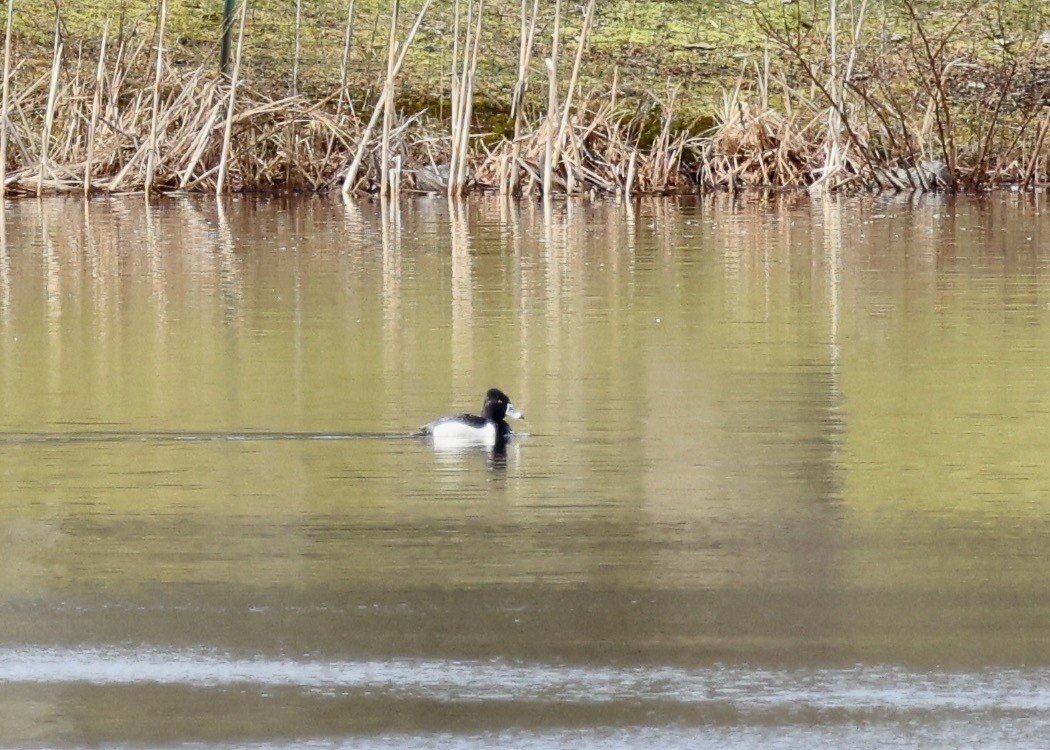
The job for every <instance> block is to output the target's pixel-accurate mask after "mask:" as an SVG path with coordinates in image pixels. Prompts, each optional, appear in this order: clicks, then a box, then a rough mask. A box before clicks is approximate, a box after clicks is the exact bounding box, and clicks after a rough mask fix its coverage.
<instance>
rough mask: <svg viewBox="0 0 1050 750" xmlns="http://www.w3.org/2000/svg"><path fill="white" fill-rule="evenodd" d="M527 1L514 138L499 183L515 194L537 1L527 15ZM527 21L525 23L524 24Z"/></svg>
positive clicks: (525, 1) (523, 11)
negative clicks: (507, 164) (503, 179)
mask: <svg viewBox="0 0 1050 750" xmlns="http://www.w3.org/2000/svg"><path fill="white" fill-rule="evenodd" d="M527 8H528V0H521V31H520V34H519V36H518V79H517V82H516V83H515V84H514V96H513V98H512V99H511V104H510V112H511V117H513V118H514V138H513V139H512V141H511V152H510V164H509V167H508V169H507V172H506V178H505V179H506V183H505V184H504V183H503V182H501V183H500V184H501V190H500V192H502V193H504V194H508V193H513V192H517V191H518V190H519V188H520V180H519V168H518V159H519V158H520V156H521V134H522V131H523V130H524V128H525V92H526V90H527V88H528V81H529V65H530V64H531V62H532V48H533V44H534V43H535V38H536V16H537V15H538V14H539V0H532V11H531V12H530V13H527V12H526V10H527ZM526 21H527V22H526Z"/></svg>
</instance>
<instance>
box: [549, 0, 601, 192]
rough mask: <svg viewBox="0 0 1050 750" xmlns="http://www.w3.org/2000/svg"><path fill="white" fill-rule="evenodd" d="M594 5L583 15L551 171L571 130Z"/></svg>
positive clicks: (568, 187) (569, 185)
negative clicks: (570, 124)
mask: <svg viewBox="0 0 1050 750" xmlns="http://www.w3.org/2000/svg"><path fill="white" fill-rule="evenodd" d="M594 3H595V0H590V1H589V2H588V3H587V8H586V10H585V11H584V13H583V25H582V27H581V28H580V36H579V38H578V39H577V40H576V57H575V59H574V60H573V63H572V74H571V76H570V77H569V88H568V90H567V91H566V92H565V101H564V102H562V105H561V121H560V122H559V123H558V135H557V137H556V138H555V140H554V147H553V149H552V154H551V169H552V170H554V169H557V167H558V159H560V158H561V151H562V148H563V144H564V142H565V137H566V133H567V132H568V129H569V114H570V112H571V110H572V98H573V95H574V93H575V91H576V84H577V83H578V82H579V80H580V66H581V65H582V64H583V51H584V49H586V47H587V36H588V34H589V33H590V28H591V21H592V20H593V18H594ZM565 191H566V192H569V193H571V192H572V180H571V179H567V180H566V187H565Z"/></svg>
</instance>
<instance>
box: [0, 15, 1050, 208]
mask: <svg viewBox="0 0 1050 750" xmlns="http://www.w3.org/2000/svg"><path fill="white" fill-rule="evenodd" d="M400 2H401V0H391V5H390V17H389V32H388V34H387V43H386V46H385V49H384V52H385V66H384V67H383V70H382V72H381V73H380V72H378V71H377V73H376V75H375V78H376V79H377V80H376V81H375V83H376V89H375V91H376V92H377V95H373V96H372V97H368V96H366V95H362V96H360V97H358V95H357V94H356V93H355V94H354V96H353V97H352V96H351V93H350V91H349V90H348V88H347V85H346V84H347V81H348V77H349V70H350V50H351V44H352V42H353V25H354V17H355V11H354V7H355V3H354V0H348V2H347V5H346V28H345V33H344V34H343V35H342V54H341V56H340V59H339V63H338V67H339V80H340V82H341V85H340V88H339V90H338V91H332V92H331V93H329V94H328V95H324V96H321V97H320V98H318V97H317V96H316V93H315V94H314V96H313V98H311V96H310V95H309V94H308V93H305V92H306V91H308V87H307V86H306V85H305V83H303V85H300V79H299V74H300V69H299V58H300V55H301V54H302V46H301V41H300V36H299V35H300V29H299V26H300V24H301V23H302V19H303V16H302V14H303V8H304V6H303V4H302V3H299V2H297V3H296V4H295V7H296V14H297V15H296V22H295V35H296V37H295V39H296V41H295V51H294V57H295V59H294V66H293V69H292V77H291V92H290V93H289V94H288V95H286V96H285V95H283V94H282V95H277V96H275V95H272V94H270V95H266V94H263V93H261V92H260V90H259V89H258V87H257V86H255V85H254V84H253V81H254V79H252V77H251V75H250V74H249V75H247V76H245V75H244V74H243V70H244V68H243V66H244V59H243V58H244V54H245V53H244V49H245V35H246V18H247V0H241V2H240V3H239V4H238V6H237V9H236V12H237V13H239V15H238V16H234V17H233V18H232V19H231V22H233V21H236V23H237V27H236V32H237V41H236V52H235V54H234V56H233V61H232V62H233V65H232V70H231V72H230V75H229V77H228V78H227V77H226V75H224V74H222V73H217V72H214V71H211V70H209V69H208V68H207V67H204V66H201V67H196V68H194V67H193V66H179V65H175V64H174V63H173V62H172V61H171V60H170V59H169V53H168V52H167V50H166V46H168V45H167V43H166V41H165V40H166V38H167V33H168V29H167V23H166V17H167V16H166V14H167V2H166V0H158V5H157V17H156V22H155V26H153V33H152V36H151V37H150V38H149V39H147V38H141V37H136V36H135V35H134V34H126V33H124V31H123V30H121V31H118V32H115V33H113V34H111V33H110V25H109V23H108V22H107V24H106V25H105V27H104V29H103V30H102V33H101V39H100V41H99V43H98V51H97V54H95V53H94V52H90V51H89V52H88V53H87V54H84V53H83V51H82V50H83V45H81V48H80V49H81V52H75V51H74V53H70V51H69V50H70V48H71V47H70V45H68V44H64V43H63V39H62V37H61V35H60V34H59V33H58V28H59V23H60V19H56V33H55V36H54V43H53V44H54V47H53V53H52V55H51V60H50V64H49V65H48V66H47V70H43V69H41V68H42V66H40V68H32V67H31V66H28V65H21V66H16V65H14V57H13V52H12V44H13V41H12V33H11V23H12V19H13V17H14V9H15V2H14V0H8V2H7V9H8V17H7V25H6V33H5V42H4V49H5V52H4V70H5V73H4V81H3V100H2V124H3V127H2V128H0V185H3V186H4V188H5V189H6V190H7V191H8V192H12V193H24V194H36V195H39V194H42V193H45V192H68V191H82V192H83V193H84V194H85V195H88V194H91V193H95V192H144V193H145V194H146V195H147V196H149V195H152V194H156V193H163V192H169V191H185V190H199V191H213V192H217V193H221V192H225V191H227V190H248V189H268V188H296V189H298V188H305V189H309V190H318V191H321V190H328V189H331V188H333V187H335V186H341V189H342V192H343V193H344V194H345V195H349V194H351V193H355V192H362V191H365V192H380V193H382V194H383V195H385V196H392V195H395V194H396V193H397V191H398V190H399V189H415V190H421V191H428V192H447V194H448V195H449V196H450V197H458V196H460V195H462V194H464V193H465V192H467V190H468V188H469V189H470V190H475V191H499V192H501V193H504V194H514V195H520V196H529V195H542V196H545V197H551V196H554V195H559V194H562V195H569V194H583V193H593V194H601V195H613V196H631V195H635V194H641V193H647V194H653V193H667V192H673V191H684V190H697V189H728V190H739V189H746V188H755V187H757V188H763V189H769V188H772V189H784V188H793V187H806V186H820V187H821V188H823V189H828V190H838V189H896V190H912V189H919V190H925V189H956V188H966V187H969V188H973V189H980V188H983V187H985V186H987V185H990V184H997V183H1003V182H1013V183H1015V184H1019V185H1024V186H1029V187H1030V186H1036V185H1040V184H1045V183H1046V181H1047V177H1048V173H1047V170H1048V159H1047V155H1046V149H1047V140H1048V138H1047V135H1048V133H1050V116H1047V115H1046V113H1045V109H1044V107H1043V104H1044V102H1045V100H1046V99H1047V94H1046V91H1042V92H1036V93H1035V94H1033V95H1030V96H1028V98H1027V99H1026V98H1023V97H1021V96H1020V95H1018V93H1017V92H1018V90H1019V88H1020V85H1019V83H1018V80H1019V75H1020V73H1019V71H1020V70H1023V69H1024V68H1025V67H1026V66H1028V67H1030V68H1031V69H1038V65H1039V64H1041V63H1040V62H1039V60H1038V59H1037V58H1038V55H1039V54H1040V52H1039V49H1040V48H1039V47H1038V45H1034V44H1032V45H1029V46H1027V47H1026V46H1024V45H1020V44H1019V45H1017V46H1016V48H1015V50H1014V51H1012V52H1011V54H1010V55H1009V56H1004V58H1003V60H1002V61H1001V62H1000V63H997V64H990V63H988V62H984V63H981V64H980V65H978V64H977V63H971V62H966V61H965V60H963V58H960V57H958V56H956V57H950V56H949V55H948V54H947V52H946V49H947V48H948V46H949V45H948V40H949V38H950V36H951V34H953V33H955V29H956V28H957V26H958V24H957V23H956V24H954V25H953V24H951V23H949V24H946V25H942V26H941V27H940V29H941V30H940V32H939V34H940V35H939V36H935V35H934V34H933V33H932V32H931V31H930V29H929V28H928V27H927V22H926V20H925V19H924V16H923V15H922V14H921V13H920V12H919V9H917V7H916V6H915V5H914V1H913V0H901V3H902V8H904V9H905V10H906V11H908V13H906V14H905V19H906V20H907V21H908V23H910V24H911V31H912V32H913V33H912V34H911V35H910V36H908V37H907V40H908V41H906V42H902V43H901V44H900V45H898V47H896V48H894V49H891V50H890V51H889V52H886V51H885V50H883V49H881V48H880V50H879V54H874V52H873V50H874V49H875V44H876V43H875V41H874V40H873V37H872V35H871V34H870V33H867V32H866V29H865V23H866V15H865V9H866V2H865V0H857V2H856V3H855V4H850V5H849V10H850V13H849V14H846V13H843V14H842V20H840V17H839V16H838V12H839V5H840V2H839V0H833V2H832V3H831V4H830V5H828V6H827V8H828V9H829V10H830V11H832V12H833V13H832V15H831V16H830V17H827V16H825V17H823V18H822V19H821V20H822V23H823V26H820V27H819V28H818V26H817V25H814V24H812V23H809V21H808V20H807V21H806V23H802V22H801V21H800V22H799V25H798V27H797V29H794V30H792V31H791V33H786V32H785V31H784V29H785V24H784V23H783V22H782V20H778V21H777V22H776V23H774V22H773V21H769V22H768V23H767V24H766V27H765V28H766V30H767V34H768V37H769V40H770V42H771V43H772V44H773V45H774V46H775V47H776V48H777V49H779V50H780V53H781V54H780V55H779V56H776V57H774V56H773V55H771V54H770V53H769V52H768V50H767V52H766V53H765V54H764V55H763V57H762V60H761V61H760V62H756V61H752V62H749V63H746V64H745V65H744V67H743V72H742V73H741V75H740V78H739V80H738V81H737V83H736V85H735V87H732V88H727V89H726V90H725V92H724V94H723V97H722V102H721V106H720V107H717V108H716V111H714V112H712V113H709V114H711V115H713V116H712V117H711V120H712V123H713V124H712V126H711V127H708V128H707V129H706V130H704V131H699V130H698V129H696V128H694V126H693V122H692V121H690V120H687V119H686V118H685V115H684V114H683V112H682V105H681V103H680V102H681V98H682V89H681V87H680V86H679V85H678V84H676V83H675V82H674V80H669V81H668V82H667V85H666V86H665V87H661V90H660V91H656V90H651V89H647V90H646V91H647V93H646V94H645V95H644V96H643V97H639V95H637V94H635V95H634V98H632V99H628V98H627V97H625V96H624V95H623V92H622V91H621V84H620V82H619V73H618V71H617V70H616V69H614V72H613V74H612V82H611V85H605V84H595V83H594V79H593V78H590V79H588V78H587V77H586V76H585V75H584V73H583V71H584V68H585V62H586V60H587V55H588V49H589V48H590V45H591V42H592V39H591V37H592V34H593V30H594V28H595V24H596V23H599V22H600V19H596V13H597V12H598V11H597V9H598V5H597V3H596V0H588V2H587V3H586V4H584V5H583V7H573V8H571V9H569V10H566V9H565V7H564V6H563V4H562V3H561V2H560V0H558V2H556V3H555V4H553V8H552V9H551V10H550V11H548V12H547V15H545V16H543V18H542V20H541V15H543V11H541V4H540V2H539V0H520V18H519V19H517V27H518V29H519V39H518V42H517V69H516V71H514V73H513V76H514V80H513V86H511V85H510V84H509V83H508V85H507V88H505V89H504V90H505V91H508V90H509V91H510V92H511V94H510V97H509V98H510V101H509V103H508V105H509V107H508V109H509V122H510V123H511V124H512V127H513V134H512V135H511V136H509V137H508V138H502V137H496V136H495V135H494V134H491V133H488V134H486V133H484V132H483V131H482V128H481V127H479V123H478V122H477V120H476V116H475V112H476V111H479V110H478V108H477V107H476V106H475V97H476V96H477V94H476V91H475V81H476V80H477V71H478V69H479V65H482V64H483V62H484V59H483V58H484V54H483V49H482V45H483V31H484V30H486V28H487V27H486V24H488V23H489V21H488V20H487V18H488V17H489V16H487V15H486V12H485V4H484V2H483V0H463V2H462V3H457V4H456V9H455V11H454V15H453V16H451V17H449V16H447V15H446V16H444V17H443V19H442V22H447V23H448V24H449V26H450V27H451V28H452V29H453V33H452V34H451V38H450V39H449V42H448V43H449V47H450V48H451V56H450V57H451V66H450V68H445V70H450V75H448V78H447V81H448V83H449V89H448V93H449V94H450V100H451V108H450V109H451V111H450V112H449V114H448V117H447V119H446V118H445V117H444V116H443V115H442V116H441V117H440V118H439V117H438V116H436V115H435V114H434V113H427V114H426V115H424V113H423V112H409V113H404V112H399V110H398V107H397V104H398V90H399V86H400V84H399V76H400V75H401V71H402V68H403V66H404V64H405V61H406V59H407V58H408V56H409V52H410V48H411V47H412V45H413V41H414V39H415V38H416V35H417V32H419V30H420V28H421V26H422V24H423V23H424V19H425V18H427V15H428V12H429V10H430V8H431V5H432V0H423V2H422V3H421V5H420V6H419V10H418V11H417V13H416V16H415V20H414V22H413V23H412V25H411V27H410V28H409V29H408V31H407V33H404V32H403V31H402V29H401V12H400V11H401V7H400ZM822 7H823V6H822ZM340 12H341V11H340ZM449 12H453V11H450V10H446V11H445V13H449ZM785 12H788V11H785ZM791 12H795V13H799V12H800V11H799V10H798V9H797V8H796V9H794V10H793V11H791ZM384 13H385V11H384ZM491 13H492V12H491V11H490V15H491ZM847 15H848V17H849V19H850V20H849V22H848V23H847V22H846V21H845V20H844V19H845V17H846V16H847ZM384 17H385V15H384ZM825 22H826V23H825ZM840 26H841V28H840ZM121 28H122V27H121ZM540 28H547V29H549V30H550V35H549V36H548V35H547V34H543V35H542V37H541V36H540V35H539V34H538V32H537V29H540ZM814 29H816V30H814ZM563 33H564V34H565V35H566V39H567V41H568V44H569V45H570V48H572V47H571V45H572V39H570V38H569V36H568V35H569V34H570V33H572V34H573V35H574V40H575V47H574V48H572V51H573V55H572V58H571V60H572V65H571V68H568V69H567V70H565V71H563V70H562V68H563V67H566V66H563V65H562V62H561V58H562V57H563V55H562V52H563V50H562V47H563V40H562V35H563ZM151 40H152V42H153V44H152V46H151V45H150V41H151ZM170 46H174V42H173V43H172V45H170ZM73 49H74V50H75V49H76V48H75V46H74V47H73ZM89 49H90V48H89ZM446 59H447V58H446ZM534 60H541V61H542V63H537V64H534V62H533V61H534ZM333 65H334V63H333ZM902 71H903V72H902ZM895 75H896V76H897V77H896V78H894V77H893V76H895ZM975 75H981V76H984V77H985V78H986V79H987V81H988V82H989V85H988V86H987V87H986V88H977V87H975V86H969V85H968V84H969V83H970V81H968V80H967V78H968V77H973V76H975ZM901 76H904V78H902V77H901ZM902 81H903V82H905V83H908V82H910V85H911V87H910V89H904V90H903V92H902ZM542 83H546V89H547V90H546V97H542V96H535V97H533V99H536V100H540V99H543V100H545V101H530V97H529V87H530V85H537V84H542ZM380 84H381V85H380ZM991 84H994V86H993V85H991ZM985 90H987V93H985V94H983V95H982V94H981V92H982V91H985ZM369 99H371V100H372V101H369ZM361 100H364V101H365V104H364V105H363V106H362V107H355V106H354V104H353V103H352V102H353V101H361ZM489 103H490V104H491V102H489ZM369 106H370V107H371V111H370V112H367V113H366V111H367V109H368V107H369ZM358 110H360V111H361V115H360V117H359V116H358ZM380 118H381V126H380ZM1008 123H1009V125H1008ZM377 128H380V129H379V130H378V135H376V132H377Z"/></svg>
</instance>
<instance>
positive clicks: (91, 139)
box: [84, 18, 109, 198]
mask: <svg viewBox="0 0 1050 750" xmlns="http://www.w3.org/2000/svg"><path fill="white" fill-rule="evenodd" d="M108 42H109V19H108V18H107V19H106V25H105V26H104V27H103V28H102V42H101V44H100V45H99V50H98V64H97V65H96V67H95V91H94V93H93V94H92V97H91V121H90V122H89V123H88V131H87V149H86V153H85V156H84V197H85V198H86V197H87V196H89V195H91V175H92V171H93V170H94V165H95V134H96V133H97V132H98V119H99V115H100V114H101V109H102V86H103V84H104V82H105V79H106V45H107V44H108Z"/></svg>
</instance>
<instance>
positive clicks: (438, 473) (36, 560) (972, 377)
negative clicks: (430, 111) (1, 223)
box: [0, 196, 1050, 748]
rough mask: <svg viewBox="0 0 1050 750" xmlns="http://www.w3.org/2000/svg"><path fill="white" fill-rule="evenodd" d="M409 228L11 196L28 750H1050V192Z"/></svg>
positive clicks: (595, 208) (21, 703)
mask: <svg viewBox="0 0 1050 750" xmlns="http://www.w3.org/2000/svg"><path fill="white" fill-rule="evenodd" d="M383 216H384V215H383V213H382V211H381V209H380V207H379V206H378V205H374V204H357V205H353V206H350V207H344V206H342V205H340V204H339V203H338V202H337V201H335V200H332V199H327V198H309V199H297V200H276V199H275V200H265V199H251V198H243V199H230V200H227V201H224V202H221V203H216V202H214V201H212V200H208V199H195V198H185V199H169V200H166V201H164V202H162V203H158V204H155V205H154V206H152V207H147V206H146V205H145V204H144V203H143V202H141V201H139V200H135V199H128V200H124V199H120V200H107V201H95V202H91V203H88V204H86V205H85V204H83V203H81V202H79V201H67V200H61V199H55V200H45V201H42V202H35V201H20V202H15V203H9V204H8V205H7V208H6V213H5V216H4V219H5V225H6V226H5V227H4V233H3V238H4V244H3V246H2V247H0V541H2V544H3V550H4V554H3V556H2V557H0V745H2V746H5V747H43V746H46V747H83V746H92V747H97V746H114V747H131V746H134V747H142V746H148V747H183V746H185V745H187V744H193V745H194V746H205V747H222V748H278V747H301V746H308V747H309V746H315V747H347V748H356V747H368V748H372V747H380V748H382V747H390V748H393V747H397V748H402V747H408V748H415V747H419V748H432V747H454V748H478V747H501V748H502V747H519V748H552V747H573V748H577V747H602V748H605V747H625V748H626V747H639V746H661V747H683V748H684V747H689V748H696V747H700V748H703V747H712V748H714V747H726V746H736V747H756V748H757V747H762V748H768V747H800V746H804V747H844V746H849V747H861V748H863V747H872V748H874V747H887V746H889V747H892V746H901V747H914V746H923V747H959V746H980V747H1031V746H1037V745H1039V744H1040V743H1041V742H1043V738H1045V736H1046V734H1047V731H1048V729H1050V727H1048V726H1047V724H1048V723H1050V720H1048V718H1047V717H1048V716H1050V711H1048V709H1050V689H1048V687H1047V685H1050V679H1048V678H1050V630H1048V629H1047V627H1046V624H1047V622H1050V594H1048V592H1050V587H1048V586H1047V584H1048V583H1050V581H1048V578H1047V575H1048V574H1047V572H1046V571H1047V570H1048V569H1050V565H1048V563H1050V514H1048V512H1047V511H1048V504H1050V500H1048V498H1050V469H1048V468H1047V466H1046V461H1045V457H1046V455H1047V454H1048V448H1050V445H1048V442H1050V437H1048V434H1050V433H1048V431H1047V428H1046V426H1047V418H1048V413H1050V392H1048V389H1047V387H1046V382H1047V375H1048V374H1050V335H1048V328H1047V323H1048V317H1050V283H1048V282H1050V267H1048V260H1050V258H1048V253H1047V251H1046V250H1045V249H1044V247H1045V246H1048V243H1047V241H1046V240H1047V236H1048V233H1050V223H1048V219H1047V217H1046V215H1045V210H1044V208H1043V206H1042V204H1041V197H1039V196H1036V197H1031V196H1002V197H996V198H989V199H983V200H979V201H975V200H968V199H967V200H964V199H951V198H938V197H930V198H925V199H922V200H908V199H899V198H885V199H870V198H869V199H845V198H835V199H831V200H829V201H826V202H825V201H816V202H811V201H808V200H806V199H803V198H800V197H780V198H775V199H766V198H749V199H745V200H739V201H733V200H730V199H728V198H719V199H715V200H707V201H685V202H672V201H656V202H651V203H644V202H643V203H640V204H638V205H636V206H623V205H616V204H611V203H593V204H592V203H586V202H582V203H574V204H557V205H555V206H554V207H553V208H551V209H550V211H549V212H545V211H544V209H543V207H542V206H539V205H532V204H526V205H516V204H503V203H501V202H499V201H495V200H493V201H477V202H473V203H470V204H468V205H467V206H464V207H460V208H457V209H455V210H453V211H451V212H450V210H449V208H448V207H447V205H446V204H445V202H444V201H441V200H432V199H423V198H419V199H410V200H406V201H405V202H404V203H403V204H402V205H401V207H400V210H399V211H398V212H396V213H395V214H394V215H392V216H388V218H387V220H384V218H383ZM490 386H499V387H501V388H503V389H504V390H506V391H507V392H508V393H509V394H510V395H511V397H512V398H513V399H514V402H515V403H516V404H517V405H518V406H520V407H521V408H522V409H523V410H524V411H525V414H526V420H525V422H524V423H522V424H515V425H514V426H515V427H518V428H520V429H524V430H526V431H527V432H528V435H527V436H525V437H524V438H522V439H520V440H518V441H516V442H515V443H513V444H512V446H511V448H510V449H509V450H508V451H507V453H506V454H505V455H490V454H488V453H486V452H485V451H482V450H471V451H461V452H435V451H434V450H433V449H432V448H431V447H430V446H429V445H428V444H427V443H425V442H424V441H421V440H418V439H414V438H411V437H408V435H409V434H410V433H411V432H412V431H414V429H415V428H416V427H417V426H418V425H420V424H422V423H424V422H426V421H429V420H430V419H432V418H434V417H436V416H438V415H440V414H443V413H448V412H454V411H464V410H468V409H469V410H477V409H479V408H480V406H481V400H482V396H483V394H484V391H485V390H486V389H487V388H489V387H490Z"/></svg>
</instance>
